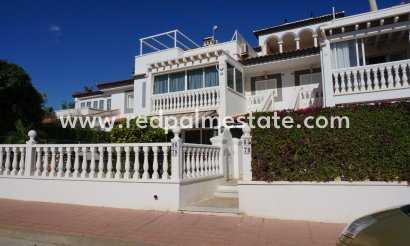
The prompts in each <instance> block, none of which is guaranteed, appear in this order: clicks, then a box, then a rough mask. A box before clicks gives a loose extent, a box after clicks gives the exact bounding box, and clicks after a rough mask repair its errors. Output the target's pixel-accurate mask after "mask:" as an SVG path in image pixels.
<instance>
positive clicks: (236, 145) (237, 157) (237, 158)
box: [232, 138, 243, 179]
mask: <svg viewBox="0 0 410 246" xmlns="http://www.w3.org/2000/svg"><path fill="white" fill-rule="evenodd" d="M232 142H233V165H234V166H233V177H234V178H235V179H239V178H240V176H241V173H242V172H241V171H242V169H243V167H242V151H241V148H240V146H241V145H242V142H241V141H239V139H237V138H233V139H232Z"/></svg>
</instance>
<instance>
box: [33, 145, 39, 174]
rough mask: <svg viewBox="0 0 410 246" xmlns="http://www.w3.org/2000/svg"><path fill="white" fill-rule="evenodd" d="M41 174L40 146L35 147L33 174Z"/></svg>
mask: <svg viewBox="0 0 410 246" xmlns="http://www.w3.org/2000/svg"><path fill="white" fill-rule="evenodd" d="M40 175H41V148H40V147H37V148H36V171H35V172H34V176H40Z"/></svg>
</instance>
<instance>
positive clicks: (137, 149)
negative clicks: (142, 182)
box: [133, 146, 140, 179]
mask: <svg viewBox="0 0 410 246" xmlns="http://www.w3.org/2000/svg"><path fill="white" fill-rule="evenodd" d="M139 154H140V147H138V146H135V147H134V156H135V158H134V176H133V179H140V158H139Z"/></svg>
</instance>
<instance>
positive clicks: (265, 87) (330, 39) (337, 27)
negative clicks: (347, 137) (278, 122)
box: [57, 4, 410, 143]
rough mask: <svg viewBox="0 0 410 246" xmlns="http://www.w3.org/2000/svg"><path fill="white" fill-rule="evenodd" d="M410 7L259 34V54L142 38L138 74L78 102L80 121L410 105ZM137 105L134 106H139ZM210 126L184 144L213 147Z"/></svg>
mask: <svg viewBox="0 0 410 246" xmlns="http://www.w3.org/2000/svg"><path fill="white" fill-rule="evenodd" d="M409 15H410V5H409V4H402V5H399V6H394V7H391V8H387V9H381V10H377V11H372V12H368V13H363V14H359V15H355V16H350V17H345V15H344V12H338V13H334V14H328V15H323V16H318V17H312V18H308V19H304V20H299V21H296V22H291V23H285V24H282V25H278V26H273V27H268V28H264V29H260V30H257V31H254V35H255V36H256V37H257V38H258V42H259V46H258V47H256V48H252V47H251V46H250V45H249V43H248V42H247V41H246V40H245V39H244V38H243V37H242V36H241V35H240V34H239V32H237V31H236V32H235V33H234V36H233V38H232V40H231V41H228V42H223V43H218V41H216V40H215V39H214V38H212V37H211V38H206V39H204V44H203V46H200V45H198V44H196V43H195V42H194V41H192V40H191V39H190V38H189V37H187V36H186V35H184V34H183V33H181V32H180V31H178V30H175V31H170V32H166V33H161V34H158V35H154V36H150V37H146V38H142V39H140V54H139V55H137V56H136V57H135V73H134V76H133V77H132V78H130V79H128V80H122V81H115V82H107V83H100V84H97V87H98V89H99V90H98V91H96V92H89V93H76V94H73V97H74V98H75V110H62V111H58V112H57V116H61V115H66V114H67V113H70V112H72V111H75V112H76V114H80V115H106V116H110V115H111V116H117V117H125V116H127V115H134V116H139V115H146V116H155V115H158V114H159V112H160V110H162V111H163V114H164V115H173V116H175V117H177V118H181V117H183V116H190V115H192V114H193V113H194V112H195V109H199V111H200V113H199V114H200V116H215V115H217V116H219V117H221V118H223V117H226V116H237V115H242V114H245V113H247V112H251V111H272V110H282V109H301V108H306V107H312V106H314V107H321V106H330V107H331V106H335V105H340V104H347V103H362V102H372V101H380V100H396V99H402V98H409V97H410V85H409V77H410V74H409V64H410V60H409V57H410V45H409V27H410V20H409ZM134 98H135V99H134ZM216 134H217V131H216V130H215V129H213V128H210V127H209V125H203V126H199V128H196V129H190V130H185V131H183V132H182V136H183V138H184V140H185V141H186V142H199V143H209V138H210V137H212V136H214V135H216Z"/></svg>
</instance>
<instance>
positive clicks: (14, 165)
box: [11, 147, 18, 176]
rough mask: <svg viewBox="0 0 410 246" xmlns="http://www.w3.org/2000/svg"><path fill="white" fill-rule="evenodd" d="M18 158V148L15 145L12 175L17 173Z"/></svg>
mask: <svg viewBox="0 0 410 246" xmlns="http://www.w3.org/2000/svg"><path fill="white" fill-rule="evenodd" d="M17 158H18V153H17V148H16V147H13V164H12V165H11V167H12V170H11V175H13V176H15V175H17V163H18V162H17Z"/></svg>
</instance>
